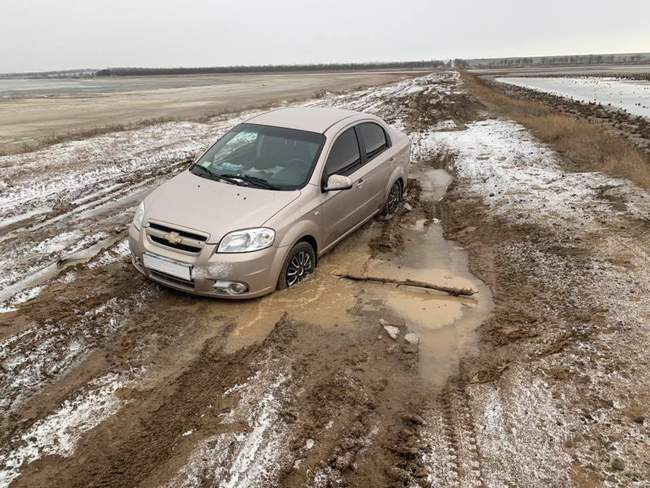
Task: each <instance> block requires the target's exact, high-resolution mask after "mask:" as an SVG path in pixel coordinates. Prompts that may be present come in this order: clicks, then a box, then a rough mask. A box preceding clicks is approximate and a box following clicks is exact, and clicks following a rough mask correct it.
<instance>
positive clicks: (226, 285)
mask: <svg viewBox="0 0 650 488" xmlns="http://www.w3.org/2000/svg"><path fill="white" fill-rule="evenodd" d="M214 288H215V289H216V290H217V291H218V292H219V293H227V294H228V295H241V294H242V293H246V292H247V291H248V285H247V284H246V283H240V282H238V281H222V280H219V281H216V282H215V283H214Z"/></svg>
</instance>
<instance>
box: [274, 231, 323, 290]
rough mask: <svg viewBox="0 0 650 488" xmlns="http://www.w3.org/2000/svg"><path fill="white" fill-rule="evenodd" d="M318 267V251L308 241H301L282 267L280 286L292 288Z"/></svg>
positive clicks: (281, 287)
mask: <svg viewBox="0 0 650 488" xmlns="http://www.w3.org/2000/svg"><path fill="white" fill-rule="evenodd" d="M315 267H316V252H315V251H314V248H313V247H312V246H311V244H309V243H308V242H299V243H298V244H296V245H295V246H293V248H292V249H291V251H289V255H288V256H287V259H286V261H285V263H284V266H283V267H282V271H281V273H280V279H279V280H278V288H279V289H280V290H283V289H285V288H291V287H292V286H295V285H297V284H298V283H300V282H301V281H303V280H304V279H305V278H307V276H309V275H310V274H311V273H313V272H314V268H315Z"/></svg>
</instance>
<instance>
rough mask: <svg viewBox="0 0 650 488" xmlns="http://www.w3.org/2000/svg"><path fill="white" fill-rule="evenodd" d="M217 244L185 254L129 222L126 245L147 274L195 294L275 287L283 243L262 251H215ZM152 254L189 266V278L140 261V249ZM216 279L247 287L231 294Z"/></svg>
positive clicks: (261, 291) (250, 294)
mask: <svg viewBox="0 0 650 488" xmlns="http://www.w3.org/2000/svg"><path fill="white" fill-rule="evenodd" d="M216 247H217V245H216V244H206V245H205V247H204V248H203V249H202V250H201V252H200V253H199V254H196V255H188V254H187V253H183V252H179V251H177V250H175V249H170V248H167V247H165V246H161V245H159V244H156V243H154V242H153V241H152V240H151V239H150V238H149V237H148V236H147V234H146V233H145V232H143V231H139V230H137V229H136V228H135V226H134V225H133V224H131V225H130V226H129V248H130V249H131V261H132V262H133V265H134V266H135V267H136V268H137V270H138V271H140V272H141V273H142V274H143V275H145V276H146V277H147V278H150V279H152V280H154V281H156V282H158V283H161V284H163V285H166V286H169V287H171V288H175V289H177V290H182V291H185V292H188V293H193V294H195V295H203V296H211V297H219V298H235V299H242V298H255V297H259V296H262V295H266V294H268V293H271V292H272V291H274V290H275V289H276V286H277V283H278V277H279V276H280V271H281V270H282V265H283V264H284V257H285V255H286V252H287V248H286V247H275V246H272V247H269V248H267V249H262V250H261V251H253V252H246V253H233V254H215V250H216ZM145 252H147V253H150V254H155V255H158V256H162V257H165V258H168V259H172V260H174V261H177V262H180V263H185V264H189V265H191V266H192V270H193V272H192V280H191V281H185V280H181V279H178V278H175V277H173V276H169V275H165V274H163V273H159V272H157V271H154V270H150V269H147V268H145V267H144V266H143V264H142V255H143V253H145ZM217 281H236V282H241V283H245V284H246V285H248V291H246V292H244V293H241V294H239V295H231V294H228V293H224V292H220V291H218V290H217V289H215V287H214V285H215V283H216V282H217Z"/></svg>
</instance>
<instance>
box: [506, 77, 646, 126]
mask: <svg viewBox="0 0 650 488" xmlns="http://www.w3.org/2000/svg"><path fill="white" fill-rule="evenodd" d="M497 81H500V82H502V83H506V84H509V85H515V86H520V87H523V88H529V89H531V90H535V91H540V92H544V93H549V94H551V95H556V96H560V97H565V98H571V99H574V100H577V101H579V102H584V103H597V104H600V105H603V106H607V107H613V108H617V109H621V110H624V111H626V112H629V113H631V114H633V115H640V116H642V117H650V82H647V81H638V80H622V79H617V78H600V77H593V78H533V77H530V78H528V77H506V78H497Z"/></svg>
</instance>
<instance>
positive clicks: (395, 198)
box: [383, 181, 402, 216]
mask: <svg viewBox="0 0 650 488" xmlns="http://www.w3.org/2000/svg"><path fill="white" fill-rule="evenodd" d="M401 201H402V185H400V183H399V181H396V182H395V183H393V186H391V187H390V191H389V192H388V198H386V205H384V212H383V214H384V215H388V216H390V215H393V214H394V213H395V211H396V210H397V207H399V204H400V202H401Z"/></svg>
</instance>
